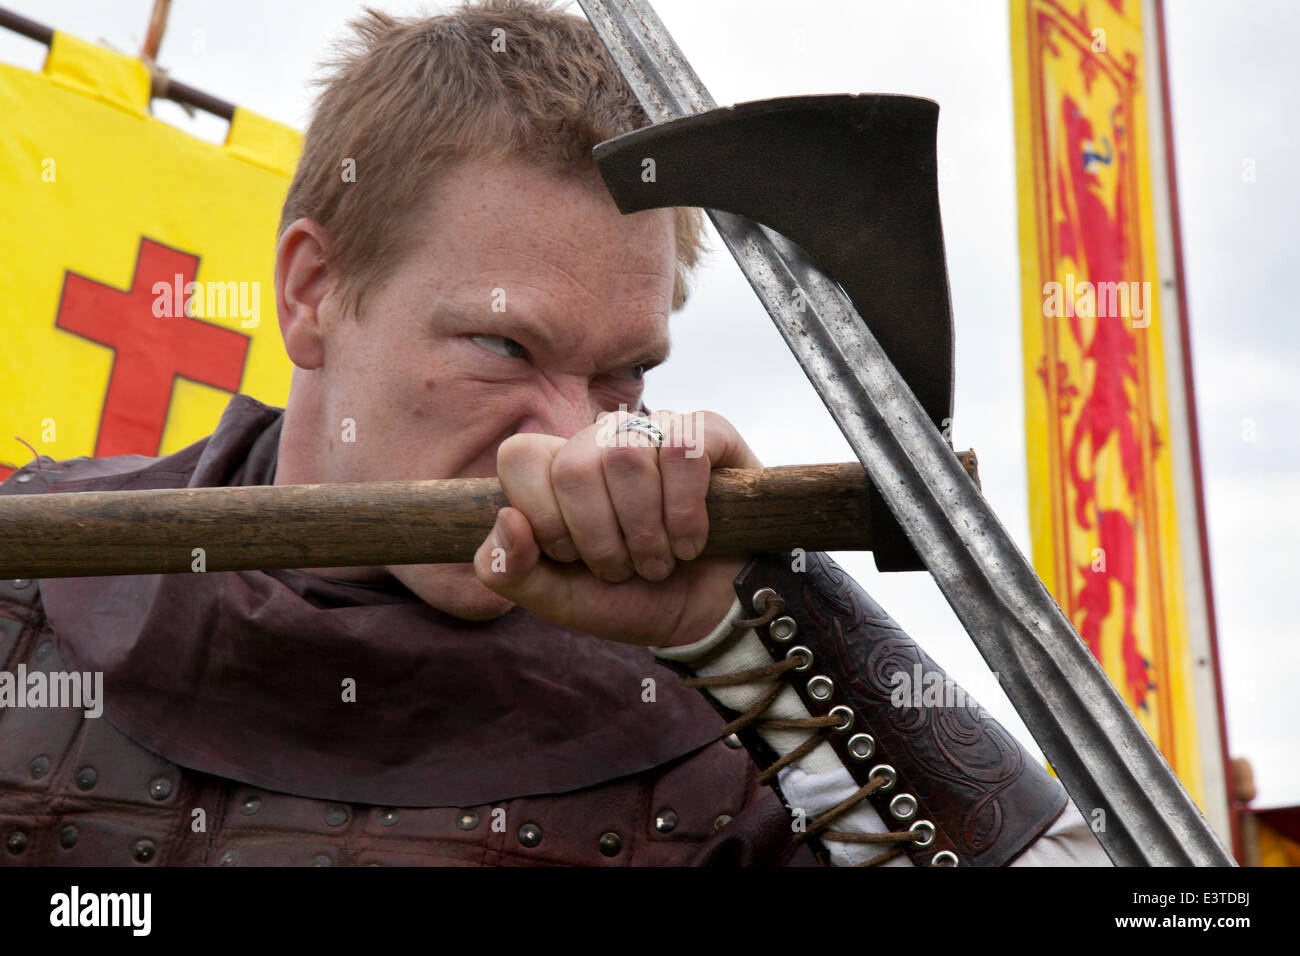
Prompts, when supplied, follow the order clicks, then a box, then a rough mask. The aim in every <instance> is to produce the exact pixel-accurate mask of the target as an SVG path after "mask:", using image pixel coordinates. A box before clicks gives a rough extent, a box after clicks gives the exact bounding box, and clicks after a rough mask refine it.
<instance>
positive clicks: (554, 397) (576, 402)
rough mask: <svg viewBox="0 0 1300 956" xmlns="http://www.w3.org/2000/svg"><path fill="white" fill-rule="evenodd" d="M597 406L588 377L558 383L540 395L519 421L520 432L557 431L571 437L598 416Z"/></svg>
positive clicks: (552, 433)
mask: <svg viewBox="0 0 1300 956" xmlns="http://www.w3.org/2000/svg"><path fill="white" fill-rule="evenodd" d="M596 413H597V409H596V406H595V404H594V403H593V401H592V398H591V390H590V388H589V386H588V383H587V381H586V380H585V379H573V380H571V381H567V382H564V383H557V385H556V387H555V389H554V390H553V391H551V392H549V393H548V394H544V395H539V396H538V397H537V404H536V405H535V406H534V408H533V410H532V414H530V415H528V416H527V417H526V418H524V420H523V421H522V422H521V423H520V426H519V429H518V431H519V433H520V434H524V435H528V434H538V435H558V436H559V437H560V438H572V437H573V436H574V435H576V434H577V433H578V432H580V431H582V430H583V429H584V428H586V427H587V426H588V425H590V424H592V423H593V422H594V421H595V420H596Z"/></svg>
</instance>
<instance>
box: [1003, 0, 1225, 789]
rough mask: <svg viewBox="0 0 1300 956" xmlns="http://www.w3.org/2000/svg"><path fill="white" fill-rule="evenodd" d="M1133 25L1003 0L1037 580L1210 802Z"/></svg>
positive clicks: (1129, 13)
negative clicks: (1007, 12)
mask: <svg viewBox="0 0 1300 956" xmlns="http://www.w3.org/2000/svg"><path fill="white" fill-rule="evenodd" d="M1142 30H1143V24H1142V17H1141V11H1140V9H1139V6H1138V4H1137V3H1136V2H1135V0H1088V2H1084V3H1059V2H1056V0H1011V38H1012V57H1013V69H1014V77H1015V96H1016V154H1017V174H1018V193H1019V208H1020V254H1021V270H1022V296H1023V303H1024V321H1023V330H1024V339H1023V341H1024V361H1025V412H1026V435H1027V443H1028V462H1029V494H1030V512H1031V527H1032V532H1033V551H1034V563H1035V567H1036V569H1037V571H1038V574H1039V576H1040V577H1042V579H1043V581H1044V582H1045V583H1046V584H1047V586H1048V588H1049V589H1050V590H1051V592H1052V594H1053V595H1054V596H1055V598H1056V600H1057V602H1058V603H1059V604H1060V605H1061V607H1062V608H1063V609H1064V610H1065V612H1066V614H1067V615H1068V616H1069V618H1070V620H1071V621H1072V622H1073V624H1074V626H1075V627H1076V628H1077V629H1078V631H1079V633H1080V635H1082V637H1083V638H1084V640H1085V641H1087V643H1088V646H1089V648H1090V649H1091V650H1092V652H1093V653H1094V654H1095V655H1096V656H1097V658H1098V659H1099V660H1100V661H1101V663H1102V666H1103V667H1104V668H1105V669H1106V672H1107V673H1108V674H1109V675H1110V678H1111V680H1112V681H1113V682H1114V683H1115V685H1116V686H1117V687H1118V688H1119V689H1120V691H1121V693H1122V694H1123V695H1124V697H1125V699H1126V700H1127V701H1128V702H1129V704H1130V705H1131V706H1132V707H1133V709H1134V711H1135V712H1136V713H1137V715H1138V717H1139V719H1140V721H1141V723H1142V725H1143V727H1144V728H1145V729H1146V731H1147V732H1148V733H1149V734H1150V735H1151V737H1152V739H1153V740H1154V741H1155V742H1156V744H1157V745H1158V746H1159V747H1160V749H1161V751H1162V752H1163V754H1164V756H1165V758H1166V759H1167V760H1168V761H1169V763H1170V765H1171V766H1172V767H1173V769H1174V771H1175V772H1176V773H1177V774H1178V775H1179V777H1180V778H1181V779H1182V781H1183V783H1184V785H1185V786H1186V787H1187V788H1188V791H1189V792H1190V793H1191V795H1192V797H1193V798H1194V799H1195V800H1197V802H1198V803H1200V804H1201V806H1202V807H1205V806H1206V802H1205V796H1206V792H1205V787H1206V786H1215V785H1216V784H1214V783H1213V782H1212V781H1211V780H1207V779H1206V775H1205V772H1204V767H1203V765H1202V755H1201V753H1200V752H1199V749H1198V732H1199V731H1200V730H1201V724H1202V722H1204V721H1211V720H1215V719H1216V715H1215V714H1214V713H1213V712H1210V713H1206V712H1204V710H1202V712H1200V713H1198V708H1197V706H1196V698H1195V694H1194V693H1193V686H1192V685H1193V676H1194V675H1193V655H1192V653H1191V651H1190V646H1189V639H1188V610H1187V605H1186V602H1185V594H1184V582H1183V574H1182V565H1181V561H1182V548H1183V547H1184V546H1186V547H1190V548H1196V547H1197V546H1198V545H1197V541H1195V540H1189V541H1180V540H1179V528H1178V522H1177V520H1176V519H1177V514H1176V500H1175V487H1174V472H1173V465H1172V463H1171V457H1172V456H1171V454H1170V447H1171V442H1172V441H1182V440H1183V436H1180V435H1171V432H1170V416H1169V401H1170V397H1169V393H1168V386H1167V383H1166V377H1165V371H1166V370H1165V343H1164V340H1163V336H1165V335H1170V336H1176V335H1177V334H1178V329H1177V326H1176V325H1172V324H1171V325H1170V326H1169V327H1167V328H1166V327H1164V326H1162V324H1161V311H1160V300H1159V295H1158V292H1159V289H1160V282H1159V273H1158V269H1157V264H1156V234H1155V212H1154V209H1155V205H1154V203H1153V193H1152V188H1153V187H1152V170H1151V156H1150V140H1149V137H1148V119H1147V110H1148V104H1147V96H1148V95H1149V93H1150V87H1149V84H1158V83H1159V77H1158V74H1154V73H1153V74H1152V75H1150V76H1149V75H1148V73H1147V68H1148V62H1147V56H1146V54H1145V51H1144V46H1143V32H1142ZM1151 68H1152V70H1155V69H1156V67H1155V66H1154V65H1152V67H1151ZM1157 92H1158V91H1157ZM1151 95H1154V94H1151ZM1152 132H1154V134H1155V135H1160V136H1162V135H1163V131H1162V130H1154V131H1152ZM1171 321H1176V318H1175V319H1174V320H1171ZM1174 400H1175V401H1182V400H1183V398H1182V396H1181V395H1178V396H1176V397H1175V398H1174ZM1216 739H1217V738H1216Z"/></svg>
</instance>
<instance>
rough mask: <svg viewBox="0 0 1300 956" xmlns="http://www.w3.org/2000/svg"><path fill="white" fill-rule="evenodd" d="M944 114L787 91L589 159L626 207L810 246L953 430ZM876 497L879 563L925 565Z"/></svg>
mask: <svg viewBox="0 0 1300 956" xmlns="http://www.w3.org/2000/svg"><path fill="white" fill-rule="evenodd" d="M938 118H939V105H938V104H937V103H935V102H934V101H933V100H927V99H921V98H918V97H913V96H886V95H876V94H862V95H858V96H852V95H839V96H796V97H783V98H780V99H772V100H759V101H756V102H752V103H740V104H737V105H736V106H731V107H724V108H720V109H714V110H709V111H707V112H704V113H696V114H693V115H691V116H686V117H683V118H681V119H676V120H671V121H669V122H666V123H659V124H656V125H654V126H649V127H646V128H645V129H640V130H635V131H634V132H631V133H626V134H624V135H622V136H617V137H615V138H614V139H611V140H607V141H606V142H604V143H601V144H600V145H598V146H597V147H596V148H595V150H594V151H593V155H594V157H595V160H596V165H597V166H598V167H599V169H600V173H601V176H602V177H603V178H604V180H605V184H606V186H608V188H609V191H610V194H611V195H612V196H613V198H614V201H615V203H616V204H617V205H618V208H619V209H620V210H621V211H622V212H624V213H631V212H639V211H641V210H644V209H658V208H663V207H666V206H701V207H704V208H706V209H719V210H723V211H725V212H729V213H734V214H736V215H740V216H744V217H746V218H748V219H752V220H753V221H755V222H758V223H761V224H763V225H764V226H767V227H768V228H770V229H774V230H775V231H777V232H779V233H781V234H782V235H783V236H785V238H787V239H789V240H790V241H791V242H793V243H795V244H797V245H798V246H800V247H802V249H803V250H804V252H806V253H807V254H808V255H809V256H811V257H812V259H814V260H815V261H816V262H817V263H818V265H820V266H821V267H822V269H824V270H825V271H826V273H827V274H829V275H830V276H831V277H832V278H833V279H834V280H835V281H836V282H837V283H838V284H839V285H840V287H841V288H842V289H843V290H844V292H845V294H846V295H847V296H848V297H849V299H850V301H852V303H853V306H854V308H855V309H856V310H857V312H858V314H859V315H860V316H862V319H863V321H865V322H866V323H867V326H868V328H870V329H871V332H872V334H873V335H874V336H875V337H876V339H877V341H879V343H880V345H881V347H882V348H883V349H884V351H885V354H886V355H887V356H888V357H889V360H890V361H891V362H893V364H894V367H895V368H897V369H898V372H899V374H900V375H901V376H902V378H903V380H904V381H905V382H906V383H907V385H908V387H909V388H911V390H912V393H913V394H914V395H915V396H916V398H917V400H918V401H919V402H920V404H921V407H922V408H923V409H924V410H925V412H926V414H927V415H928V416H929V417H930V419H931V420H932V421H933V422H934V424H935V427H937V428H938V429H939V431H940V433H942V434H944V435H945V436H947V434H948V426H949V425H950V424H951V421H952V393H953V332H952V301H951V297H950V295H949V291H948V269H947V263H946V260H945V257H944V248H943V229H942V225H941V223H940V220H939V184H938V178H937V175H936V159H935V155H936V154H935V137H936V132H937V129H938ZM647 160H650V161H653V162H647ZM791 294H792V295H796V294H801V293H799V292H796V290H793V289H792V290H791ZM871 498H872V508H871V523H872V528H871V532H872V538H873V541H875V543H876V544H875V559H876V564H877V566H878V567H879V568H880V569H881V570H882V571H910V570H923V569H924V565H923V564H922V563H921V560H920V558H919V557H918V556H917V554H916V552H915V550H914V549H913V548H912V546H911V544H910V543H909V542H908V540H907V537H906V535H904V534H903V531H902V529H901V528H900V527H899V526H898V523H897V522H896V521H895V519H894V517H893V515H892V514H891V513H890V512H889V510H888V508H886V507H885V506H884V504H883V501H882V500H881V499H880V496H879V495H878V494H874V493H873V494H872V496H871Z"/></svg>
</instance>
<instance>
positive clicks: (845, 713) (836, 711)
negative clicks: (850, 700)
mask: <svg viewBox="0 0 1300 956" xmlns="http://www.w3.org/2000/svg"><path fill="white" fill-rule="evenodd" d="M831 716H832V717H838V718H839V719H840V722H839V723H838V724H836V725H835V726H834V727H832V728H831V729H832V730H835V731H840V732H843V731H845V730H848V729H849V728H850V727H852V726H853V711H852V710H850V709H849V708H848V707H845V706H844V705H843V704H838V705H836V706H835V707H832V708H831Z"/></svg>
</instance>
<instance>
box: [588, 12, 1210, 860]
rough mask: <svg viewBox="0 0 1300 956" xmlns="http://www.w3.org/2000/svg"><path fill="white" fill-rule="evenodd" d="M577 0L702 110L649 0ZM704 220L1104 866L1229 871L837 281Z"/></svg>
mask: <svg viewBox="0 0 1300 956" xmlns="http://www.w3.org/2000/svg"><path fill="white" fill-rule="evenodd" d="M578 2H579V4H580V5H581V6H582V9H583V11H584V12H585V13H586V14H587V17H588V19H589V20H590V21H591V23H592V25H593V26H594V27H595V28H596V31H597V33H598V34H599V35H600V37H601V40H602V41H603V42H604V44H605V46H606V48H607V49H608V50H609V52H610V55H611V56H612V57H613V59H614V62H615V63H616V64H617V65H618V67H619V69H620V70H621V71H622V73H623V76H624V77H625V78H626V79H627V81H628V84H629V85H630V86H631V88H632V90H633V92H634V93H635V94H636V96H637V98H638V99H639V100H640V101H641V105H642V106H643V107H644V108H645V111H646V113H647V114H648V115H649V117H650V119H651V121H652V122H655V123H660V122H665V121H667V120H671V119H677V118H679V117H682V116H686V115H689V114H692V113H699V112H703V111H705V110H709V109H713V108H714V107H715V104H714V101H713V98H712V97H711V96H710V95H709V93H708V91H707V90H706V89H705V88H704V86H703V84H702V83H701V82H700V80H699V78H698V77H697V76H696V75H695V72H694V70H692V69H691V67H690V65H689V64H688V63H687V62H686V59H685V58H684V57H683V56H682V53H681V51H680V50H679V49H678V48H677V44H676V43H675V42H674V41H673V39H672V37H671V36H670V35H669V34H668V31H667V30H665V29H664V26H663V23H661V22H660V20H659V17H658V16H657V15H656V14H655V12H654V10H653V9H652V8H651V7H650V5H649V3H647V2H645V0H578ZM709 216H710V218H711V219H712V220H713V224H714V226H716V227H717V230H718V233H719V234H720V235H721V236H722V239H723V241H724V242H725V243H726V245H727V248H728V249H730V250H731V254H732V255H733V256H735V258H736V262H737V263H738V264H739V265H740V268H741V271H742V272H744V274H745V277H746V278H747V279H748V280H749V283H750V285H751V286H753V288H754V291H755V292H756V293H757V294H758V297H759V299H760V300H761V301H762V303H763V306H764V308H766V309H767V312H768V314H769V315H770V316H771V317H772V321H773V322H775V323H776V327H777V329H778V330H779V331H780V333H781V335H782V336H783V337H784V338H785V341H786V344H787V345H788V346H789V347H790V350H791V351H792V352H793V353H794V354H795V357H796V358H797V359H798V360H799V364H800V365H801V366H802V367H803V370H804V372H805V374H807V376H808V378H809V379H810V380H811V382H812V384H813V387H814V388H816V389H817V393H818V394H819V395H820V396H821V399H822V401H823V402H825V404H826V407H827V408H828V409H829V410H830V413H831V415H832V416H833V417H834V418H835V421H836V422H837V423H838V424H839V426H840V430H841V431H843V432H844V436H845V438H847V439H848V442H849V444H850V445H851V446H852V447H853V451H854V453H855V454H856V455H857V456H858V459H859V460H860V461H861V462H862V465H863V467H865V468H866V470H867V473H868V474H869V475H870V476H871V479H872V481H873V482H874V483H875V485H876V487H877V488H878V489H879V490H880V493H881V494H882V496H883V497H884V499H885V501H886V503H887V504H888V505H889V507H890V509H891V510H892V511H893V513H894V515H895V516H896V517H897V519H898V521H899V523H900V525H901V526H902V527H903V529H904V531H905V532H906V533H907V536H908V537H909V539H910V540H911V542H912V544H913V546H914V547H915V548H916V550H917V552H918V553H919V554H920V556H921V559H922V560H923V561H924V562H925V565H926V567H927V568H928V569H929V571H930V573H931V575H933V577H934V580H935V582H936V583H937V584H938V586H939V589H940V590H941V591H942V592H943V595H944V597H945V598H946V599H947V600H948V603H949V604H950V605H952V608H953V610H954V611H955V612H956V614H957V618H958V619H959V620H960V621H961V623H962V625H963V626H964V627H965V628H966V631H967V633H968V634H969V635H970V636H971V639H972V640H973V641H974V642H975V646H976V647H977V648H978V649H979V652H980V654H982V655H983V657H984V660H985V661H986V662H987V663H988V665H989V667H990V668H992V670H993V671H994V672H995V673H996V674H997V675H998V678H999V681H1000V683H1001V684H1002V687H1003V689H1004V690H1005V691H1006V694H1007V697H1008V698H1009V699H1010V700H1011V703H1012V704H1013V705H1014V706H1015V708H1016V710H1017V711H1018V712H1019V713H1020V716H1021V718H1022V719H1023V720H1024V722H1025V725H1026V726H1027V727H1028V728H1029V732H1030V733H1031V734H1033V736H1034V739H1035V740H1036V741H1037V742H1038V745H1039V746H1040V747H1041V748H1042V749H1043V753H1044V754H1046V756H1047V759H1048V760H1050V761H1051V763H1052V767H1053V768H1054V769H1055V771H1056V773H1057V775H1058V776H1059V777H1060V779H1061V782H1062V783H1063V784H1064V785H1065V788H1066V790H1067V791H1068V792H1069V794H1070V797H1071V798H1072V799H1073V800H1074V803H1075V805H1076V806H1077V807H1078V808H1079V810H1080V811H1082V813H1083V814H1084V816H1085V818H1087V819H1089V820H1093V821H1103V820H1104V826H1100V827H1097V826H1094V829H1095V830H1096V831H1097V836H1098V838H1099V839H1100V841H1101V844H1102V846H1103V847H1104V848H1105V850H1106V852H1107V854H1108V855H1109V856H1110V858H1111V860H1112V862H1114V863H1115V864H1116V865H1119V866H1188V865H1195V866H1232V865H1234V862H1233V860H1232V857H1231V856H1229V854H1228V853H1227V852H1226V851H1225V850H1224V848H1223V846H1222V844H1221V843H1220V842H1219V840H1218V838H1217V837H1216V836H1215V834H1214V832H1213V831H1212V830H1211V829H1210V826H1209V824H1208V823H1207V822H1206V820H1205V817H1204V816H1203V815H1202V814H1201V812H1200V810H1199V809H1198V808H1197V806H1196V804H1195V803H1194V802H1193V801H1192V799H1191V797H1190V796H1188V794H1187V791H1186V790H1185V789H1184V788H1183V785H1182V783H1181V782H1180V781H1179V780H1178V778H1177V776H1175V775H1174V772H1173V771H1172V770H1171V769H1170V767H1169V764H1168V763H1167V762H1166V761H1165V759H1164V757H1162V756H1161V754H1160V751H1159V750H1157V749H1156V746H1155V744H1154V743H1153V742H1152V741H1151V738H1150V737H1148V736H1147V734H1146V732H1145V731H1144V730H1143V729H1142V727H1141V725H1140V724H1139V723H1138V721H1137V719H1136V717H1134V715H1133V713H1132V711H1130V710H1129V708H1128V706H1127V705H1126V704H1125V702H1124V700H1123V698H1122V697H1121V696H1120V694H1119V692H1118V691H1117V690H1116V689H1115V686H1114V684H1112V683H1111V681H1110V679H1109V678H1108V677H1107V676H1106V673H1105V672H1104V671H1103V670H1102V668H1101V665H1100V664H1099V663H1098V662H1097V659H1096V658H1095V657H1093V655H1092V653H1091V652H1090V651H1089V650H1088V648H1087V646H1086V645H1085V644H1084V642H1083V640H1082V639H1081V638H1080V637H1079V635H1078V634H1077V633H1076V632H1075V630H1074V628H1073V627H1072V626H1071V624H1070V622H1069V620H1068V619H1067V618H1066V616H1065V614H1064V613H1063V612H1062V611H1061V608H1060V607H1059V606H1058V605H1057V603H1056V601H1055V600H1053V598H1052V596H1051V594H1049V593H1048V591H1047V588H1046V587H1045V586H1044V585H1043V582H1042V581H1041V580H1039V578H1038V575H1037V574H1035V573H1034V570H1033V568H1032V567H1031V566H1030V565H1029V563H1028V561H1026V560H1025V557H1024V555H1023V554H1021V553H1020V550H1019V549H1018V548H1017V547H1016V545H1015V542H1013V541H1012V539H1011V536H1010V535H1009V534H1007V531H1006V529H1005V528H1003V526H1002V523H1001V522H1000V521H999V520H998V519H997V516H996V515H995V514H994V513H993V510H992V509H991V508H990V507H989V505H988V503H987V502H986V501H985V500H984V498H983V497H982V495H981V494H980V493H979V491H978V490H977V489H976V487H975V485H974V484H973V483H972V482H971V480H970V478H969V477H968V476H967V474H966V473H965V472H964V471H963V469H962V467H961V465H960V464H959V463H958V460H957V457H956V455H955V454H954V453H953V451H952V449H951V448H949V447H948V445H947V443H946V442H945V441H944V440H943V438H942V437H940V435H939V432H938V430H937V429H936V428H935V426H934V424H933V423H932V422H931V421H930V419H929V417H928V416H927V415H926V414H925V412H924V411H923V410H922V408H921V406H920V404H919V403H918V402H917V400H916V398H915V397H914V396H913V394H912V392H911V390H910V389H909V388H908V387H907V385H906V384H905V383H904V381H903V379H902V376H900V375H899V373H898V372H897V370H896V369H895V368H894V366H893V364H892V363H891V362H890V361H889V359H888V358H887V357H886V355H885V353H884V351H883V350H882V349H881V347H880V345H879V344H878V343H877V341H876V338H875V336H873V335H872V334H871V332H870V331H869V330H868V328H867V325H866V323H865V322H863V321H862V319H861V318H860V317H859V316H858V314H857V312H856V310H855V309H854V308H853V305H852V303H851V302H850V301H849V300H848V298H847V297H846V296H845V295H844V293H843V292H842V291H841V290H840V288H839V286H838V285H837V284H836V283H835V282H834V280H833V279H831V277H830V276H828V275H827V274H826V273H825V272H824V271H822V270H821V269H820V268H819V267H818V266H817V265H816V263H814V262H812V261H810V260H809V259H808V257H807V256H806V255H804V254H803V253H802V251H801V250H800V249H799V248H798V247H796V246H794V245H793V244H792V243H789V242H787V241H786V240H784V239H783V238H782V237H780V236H779V235H777V234H776V233H774V232H772V231H771V230H769V229H766V228H765V227H762V226H760V225H758V224H756V223H753V222H751V221H749V220H747V219H744V218H742V217H739V216H734V215H731V214H728V213H723V212H718V211H710V212H709ZM799 287H802V289H803V290H804V293H805V295H804V297H803V299H802V301H800V299H799V297H796V296H792V295H791V292H792V291H793V290H794V289H795V288H799ZM796 303H797V304H799V305H802V306H803V308H802V309H799V308H797V306H796ZM1098 809H1100V810H1102V811H1104V816H1099V815H1096V814H1095V811H1096V810H1098Z"/></svg>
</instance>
